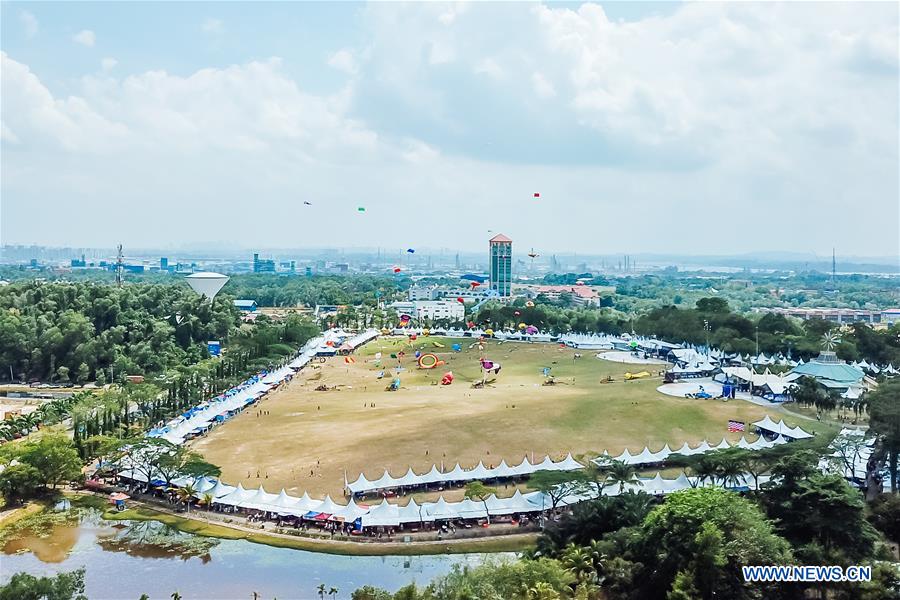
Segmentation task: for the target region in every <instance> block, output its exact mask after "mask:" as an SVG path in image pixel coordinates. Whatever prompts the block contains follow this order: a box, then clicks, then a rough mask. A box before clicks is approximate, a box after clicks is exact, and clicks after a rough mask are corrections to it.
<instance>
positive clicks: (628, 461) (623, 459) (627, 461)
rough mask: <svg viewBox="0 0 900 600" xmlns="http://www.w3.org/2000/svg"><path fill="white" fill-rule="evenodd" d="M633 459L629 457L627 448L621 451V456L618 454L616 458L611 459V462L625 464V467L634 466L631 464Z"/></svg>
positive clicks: (629, 453)
mask: <svg viewBox="0 0 900 600" xmlns="http://www.w3.org/2000/svg"><path fill="white" fill-rule="evenodd" d="M633 459H634V457H633V456H632V455H631V452H629V451H628V448H625V450H623V451H622V454H620V455H618V456H616V457H615V458H613V460H617V461H619V462H623V463H625V464H626V465H631V464H634V463H633V462H632V461H633Z"/></svg>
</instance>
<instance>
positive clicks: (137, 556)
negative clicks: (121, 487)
mask: <svg viewBox="0 0 900 600" xmlns="http://www.w3.org/2000/svg"><path fill="white" fill-rule="evenodd" d="M45 533H46V532H45ZM2 552H3V554H2V556H0V563H2V568H0V583H6V582H7V581H9V579H10V577H12V575H13V574H14V573H17V572H19V571H26V572H28V573H31V574H32V575H37V576H40V575H52V574H55V573H58V572H60V571H71V570H74V569H77V568H79V567H85V569H86V593H87V596H88V598H90V599H91V600H104V599H109V600H121V599H129V598H130V599H134V600H137V599H138V598H139V597H140V596H141V594H147V595H149V596H150V598H169V597H170V596H171V594H172V592H174V591H178V592H179V593H180V594H181V595H182V597H183V598H185V600H193V599H223V600H225V599H231V598H236V599H237V598H240V599H244V600H246V599H249V598H252V597H253V593H254V592H257V593H258V594H259V598H260V599H261V600H268V599H271V598H281V599H287V598H311V599H312V598H318V597H319V595H318V593H317V592H316V589H317V587H318V586H319V584H325V587H326V591H327V590H328V589H330V588H332V587H334V588H337V589H338V590H339V592H338V594H337V595H335V596H332V598H349V597H350V593H351V592H352V591H353V590H355V589H356V588H358V587H361V586H363V585H374V586H377V587H381V588H385V589H388V590H391V591H395V590H397V589H398V588H400V587H403V586H404V585H407V584H409V583H413V582H415V583H416V584H419V585H424V584H426V583H428V582H429V581H431V580H432V579H433V578H434V577H437V576H439V575H442V574H444V573H447V572H448V571H450V569H451V568H452V566H453V565H455V564H460V565H472V566H474V565H478V564H481V563H482V562H484V561H485V559H486V558H487V557H488V556H504V555H497V554H494V555H487V554H452V555H437V556H358V557H357V556H338V555H330V554H320V553H315V552H306V551H303V550H292V549H287V548H274V547H270V546H265V545H262V544H255V543H253V542H248V541H245V540H216V539H212V538H204V537H199V536H194V535H191V534H186V533H181V532H178V531H176V530H174V529H172V528H170V527H168V526H167V525H164V524H162V523H157V522H155V521H116V522H112V521H104V520H103V519H101V518H100V513H99V512H98V511H95V510H82V511H80V516H79V517H77V518H75V519H74V520H73V521H71V522H70V523H62V524H55V525H53V526H52V528H51V529H50V532H49V535H45V536H43V537H42V536H39V535H34V534H32V532H29V531H27V530H25V531H22V532H21V533H20V534H18V535H17V536H15V537H13V538H12V539H10V540H9V541H7V542H6V544H5V545H4V546H3V548H2ZM506 556H510V555H506Z"/></svg>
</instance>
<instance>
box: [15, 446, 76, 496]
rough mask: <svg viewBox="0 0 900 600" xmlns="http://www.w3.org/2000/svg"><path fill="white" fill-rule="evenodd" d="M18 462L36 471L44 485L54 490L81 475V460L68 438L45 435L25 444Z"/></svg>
mask: <svg viewBox="0 0 900 600" xmlns="http://www.w3.org/2000/svg"><path fill="white" fill-rule="evenodd" d="M19 460H20V461H21V462H23V463H25V464H29V465H31V466H32V467H34V468H35V469H37V470H38V471H39V472H40V474H41V478H42V480H43V483H44V485H49V486H51V487H53V488H56V486H57V485H59V484H60V483H62V482H64V481H70V480H72V479H76V478H77V477H78V476H79V475H81V458H80V457H79V456H78V452H77V451H76V450H75V447H74V446H73V445H72V441H71V440H69V438H68V437H66V436H65V435H62V434H58V433H46V434H44V435H41V436H40V438H39V439H37V440H29V441H28V442H26V444H25V447H24V449H23V450H22V454H21V456H20V458H19Z"/></svg>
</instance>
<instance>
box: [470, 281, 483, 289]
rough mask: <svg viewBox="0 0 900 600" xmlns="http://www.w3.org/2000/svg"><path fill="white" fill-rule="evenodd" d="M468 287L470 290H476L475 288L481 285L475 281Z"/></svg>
mask: <svg viewBox="0 0 900 600" xmlns="http://www.w3.org/2000/svg"><path fill="white" fill-rule="evenodd" d="M469 285H471V286H472V289H473V290H474V289H475V288H477V287H478V286H479V285H481V284H480V283H478V282H477V281H473V282H471V283H469Z"/></svg>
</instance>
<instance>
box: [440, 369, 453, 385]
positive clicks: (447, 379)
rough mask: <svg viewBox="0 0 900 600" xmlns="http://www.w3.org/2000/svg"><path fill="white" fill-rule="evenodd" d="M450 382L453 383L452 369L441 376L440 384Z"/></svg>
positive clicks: (448, 383)
mask: <svg viewBox="0 0 900 600" xmlns="http://www.w3.org/2000/svg"><path fill="white" fill-rule="evenodd" d="M451 383H453V371H447V372H446V373H444V376H443V377H441V385H450V384H451Z"/></svg>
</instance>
